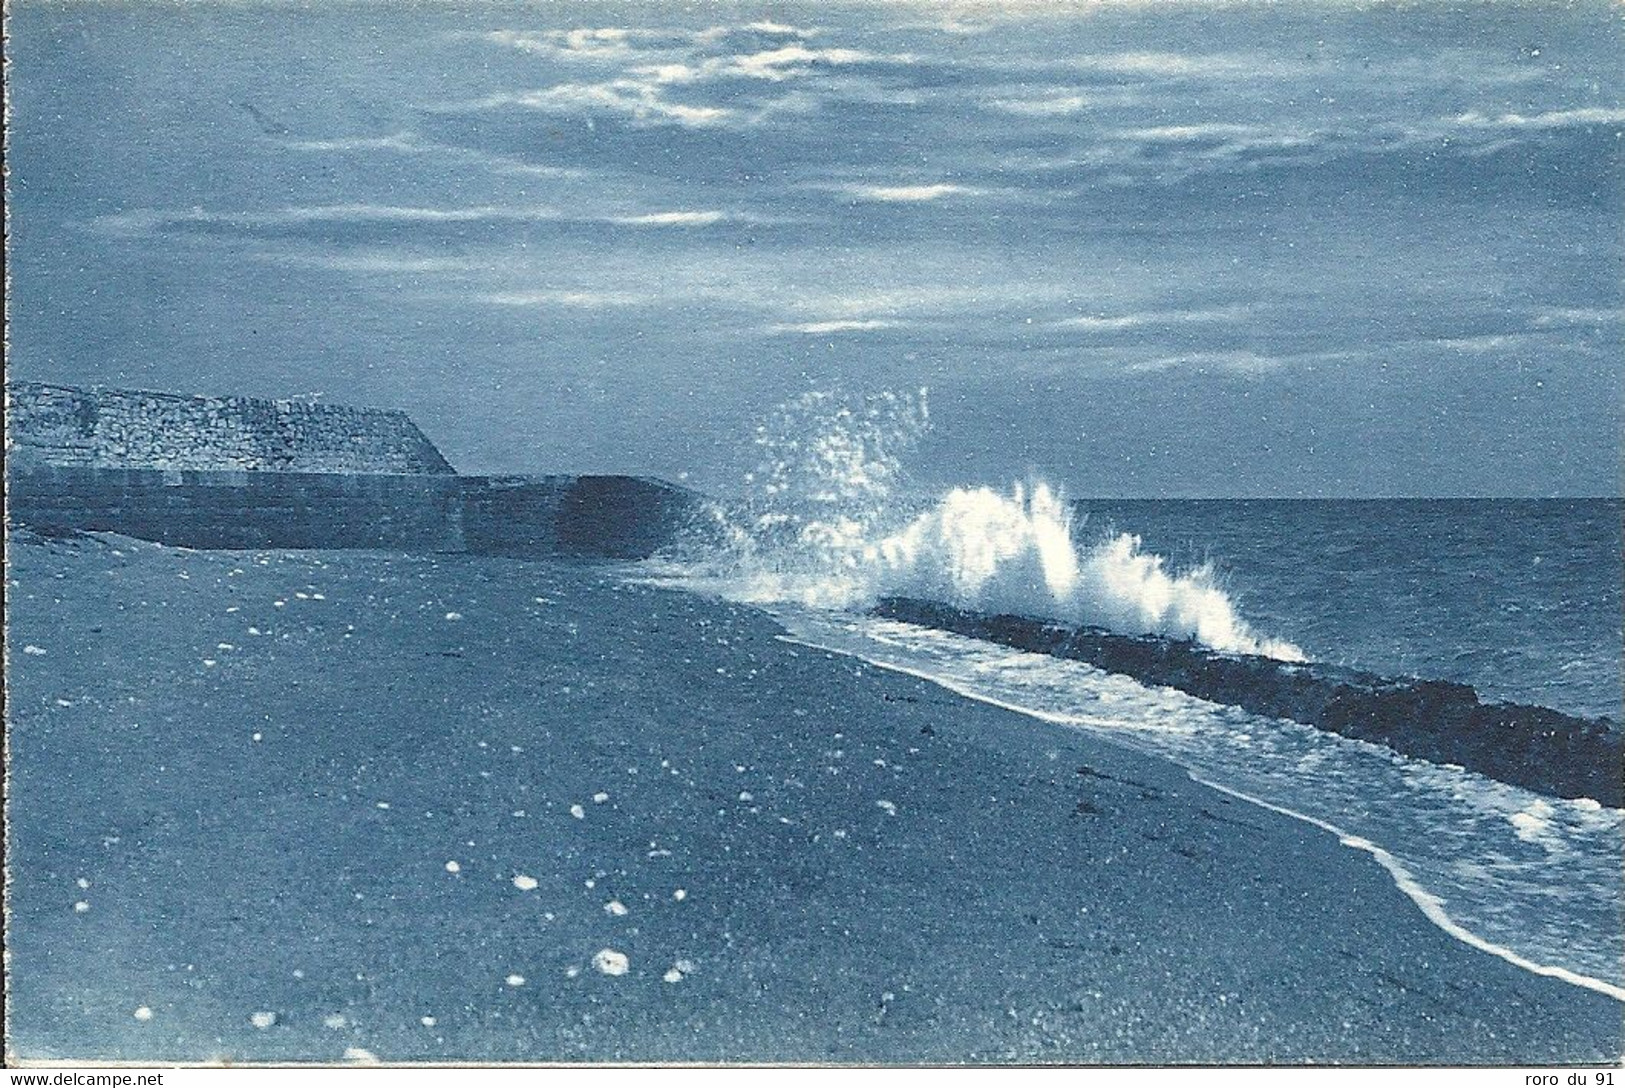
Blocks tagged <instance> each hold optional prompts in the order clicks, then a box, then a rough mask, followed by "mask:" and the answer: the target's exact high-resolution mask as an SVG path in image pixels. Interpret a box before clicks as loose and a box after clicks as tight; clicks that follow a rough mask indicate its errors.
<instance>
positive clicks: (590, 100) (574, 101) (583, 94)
mask: <svg viewBox="0 0 1625 1088" xmlns="http://www.w3.org/2000/svg"><path fill="white" fill-rule="evenodd" d="M475 105H476V106H478V107H482V108H487V109H489V108H492V107H495V106H509V105H514V106H523V107H525V108H526V109H533V110H541V111H544V112H548V113H575V112H579V111H593V110H602V111H607V112H612V113H620V114H624V115H626V116H628V117H631V118H633V119H634V120H637V121H643V122H662V121H673V122H676V123H677V124H680V125H688V126H692V127H696V128H698V127H703V126H706V125H714V124H717V123H719V122H722V121H724V120H726V119H727V118H728V117H730V116H731V115H732V113H733V111H732V110H730V109H727V108H725V107H722V106H692V105H687V104H685V103H681V102H672V101H670V100H668V99H666V98H664V97H663V96H662V95H661V93H660V89H659V87H658V86H656V85H655V84H653V83H647V82H643V81H640V80H635V79H617V80H611V81H610V82H607V83H560V84H558V85H557V86H554V87H548V88H547V89H545V90H540V91H529V92H525V93H522V94H499V95H493V96H491V97H490V98H486V99H483V100H481V101H480V102H478V103H475Z"/></svg>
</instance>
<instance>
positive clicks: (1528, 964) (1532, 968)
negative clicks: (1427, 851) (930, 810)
mask: <svg viewBox="0 0 1625 1088" xmlns="http://www.w3.org/2000/svg"><path fill="white" fill-rule="evenodd" d="M775 637H777V638H778V640H779V641H781V642H787V643H791V644H793V645H797V646H805V647H807V648H809V649H813V650H821V651H824V652H826V653H834V654H841V655H842V656H845V657H853V658H856V659H858V660H859V661H865V662H868V663H869V664H870V665H873V666H875V667H877V668H881V669H885V670H887V671H889V672H896V673H901V674H903V675H905V676H912V677H914V678H915V679H918V680H924V681H926V682H927V683H931V684H935V685H937V686H938V687H940V688H944V689H946V690H948V691H951V692H953V693H954V694H955V695H958V696H961V697H962V698H966V699H970V700H972V701H974V702H978V703H985V704H987V705H989V706H994V707H997V708H999V709H1000V710H1008V711H1011V712H1013V713H1016V714H1024V715H1026V716H1027V717H1030V718H1036V719H1038V720H1039V721H1043V722H1047V723H1049V724H1052V725H1074V726H1075V725H1095V726H1099V727H1102V728H1113V727H1114V726H1115V724H1116V723H1114V722H1112V721H1110V720H1108V719H1104V718H1100V717H1098V716H1095V715H1086V714H1057V713H1054V712H1052V711H1045V710H1038V709H1035V708H1032V707H1025V706H1021V705H1019V704H1016V703H1011V702H1007V701H1005V700H1003V699H998V698H995V697H993V696H991V695H986V694H984V693H982V692H979V691H976V690H974V689H972V688H969V687H967V686H965V685H961V684H958V683H955V682H954V681H952V680H949V679H947V678H945V677H942V676H938V675H936V674H933V673H930V672H927V671H925V670H923V669H913V668H909V667H908V666H906V665H899V664H896V663H895V662H890V661H882V660H877V659H874V658H870V657H865V656H864V655H863V654H861V653H858V652H857V651H856V650H851V649H846V648H841V647H833V646H826V645H823V644H821V643H818V642H813V641H811V640H808V639H805V638H800V637H798V636H795V635H791V634H780V635H777V636H775ZM1102 739H1107V738H1102ZM1164 758H1166V757H1164ZM1170 762H1174V761H1172V760H1170ZM1176 765H1177V766H1179V767H1180V769H1181V770H1183V771H1184V772H1185V773H1186V775H1188V776H1189V777H1190V779H1191V781H1193V782H1196V783H1197V784H1199V785H1202V786H1206V787H1208V788H1210V789H1214V790H1218V791H1219V792H1220V793H1224V794H1227V795H1229V796H1231V797H1235V798H1237V799H1238V800H1241V801H1245V802H1247V803H1248V804H1252V805H1257V806H1258V807H1259V808H1263V809H1268V810H1269V811H1271V812H1274V813H1276V814H1278V815H1281V816H1288V817H1291V818H1292V819H1296V820H1301V821H1303V822H1304V823H1307V824H1309V825H1311V826H1312V827H1316V828H1319V829H1320V830H1322V831H1327V832H1330V833H1331V834H1333V835H1336V836H1337V838H1338V841H1339V842H1340V843H1342V845H1344V846H1347V847H1349V848H1351V849H1354V850H1361V851H1364V852H1365V853H1367V854H1370V855H1371V857H1372V858H1373V859H1374V860H1375V861H1376V862H1377V864H1378V865H1380V866H1382V868H1383V870H1384V871H1385V872H1387V873H1388V875H1389V877H1390V879H1392V880H1393V882H1394V886H1395V887H1396V888H1398V889H1399V891H1400V892H1401V893H1403V894H1404V895H1405V896H1406V897H1407V898H1408V899H1410V900H1411V902H1413V903H1415V904H1416V906H1417V908H1418V909H1419V910H1421V912H1422V915H1423V917H1425V918H1427V920H1428V921H1429V922H1432V923H1433V924H1434V925H1435V926H1437V927H1438V928H1439V929H1440V930H1442V931H1443V932H1445V933H1446V934H1448V935H1450V936H1451V937H1454V938H1455V939H1456V940H1458V941H1461V942H1462V943H1463V944H1466V945H1468V946H1470V947H1472V948H1476V949H1478V950H1479V951H1481V952H1487V953H1489V954H1490V955H1492V956H1496V957H1499V958H1500V959H1502V960H1505V961H1506V962H1507V963H1510V964H1512V965H1513V966H1514V967H1519V968H1522V969H1523V970H1525V971H1528V972H1530V973H1531V974H1536V975H1544V976H1546V977H1547V978H1554V979H1558V980H1559V981H1562V982H1567V983H1569V984H1571V985H1574V986H1579V987H1582V988H1584V989H1587V990H1592V991H1595V992H1596V993H1600V994H1604V995H1606V996H1608V997H1611V998H1613V999H1615V1000H1616V1001H1621V1002H1625V987H1621V986H1617V985H1614V984H1613V983H1609V982H1604V981H1602V980H1601V979H1596V978H1592V977H1591V976H1589V975H1582V974H1579V973H1578V972H1575V971H1569V970H1567V969H1565V968H1562V967H1553V966H1550V965H1547V964H1542V963H1536V962H1534V961H1533V960H1530V959H1526V958H1525V957H1523V956H1520V955H1518V954H1517V953H1516V952H1514V951H1512V950H1511V949H1509V948H1506V947H1503V946H1502V945H1498V944H1495V943H1494V942H1492V941H1488V940H1485V939H1484V938H1482V937H1480V936H1478V935H1477V934H1475V933H1473V932H1472V931H1470V930H1468V929H1466V928H1465V927H1463V926H1462V925H1461V924H1460V923H1459V922H1457V921H1456V920H1455V919H1454V918H1451V917H1450V915H1449V914H1448V913H1446V911H1445V909H1444V905H1443V902H1442V900H1440V899H1439V897H1438V896H1436V895H1434V894H1433V893H1431V892H1429V891H1428V890H1427V889H1426V888H1424V887H1422V886H1421V884H1419V883H1418V882H1417V880H1416V878H1415V877H1414V876H1413V875H1412V874H1411V872H1410V871H1409V870H1408V869H1406V868H1405V867H1404V866H1403V865H1401V864H1400V863H1399V861H1398V860H1397V859H1396V858H1395V857H1394V856H1393V855H1392V854H1390V853H1389V852H1388V851H1386V850H1384V849H1383V848H1382V847H1380V846H1378V845H1376V844H1375V843H1373V842H1371V841H1369V840H1367V839H1363V838H1360V837H1359V836H1356V835H1350V834H1349V833H1348V832H1346V831H1344V830H1343V829H1341V828H1339V827H1337V826H1336V825H1334V824H1330V823H1327V822H1326V821H1324V820H1320V819H1316V818H1315V817H1313V816H1308V815H1305V814H1304V813H1301V812H1297V811H1295V810H1293V809H1289V808H1285V807H1283V806H1281V805H1275V804H1271V803H1270V802H1268V801H1262V800H1260V799H1258V798H1257V797H1253V796H1252V795H1250V794H1246V793H1242V792H1241V791H1239V790H1234V789H1231V788H1229V787H1227V786H1221V785H1219V784H1218V783H1216V782H1212V781H1209V780H1208V779H1205V778H1202V777H1201V776H1199V775H1198V774H1196V772H1194V771H1192V770H1191V769H1190V768H1189V767H1186V766H1184V765H1183V764H1178V763H1176Z"/></svg>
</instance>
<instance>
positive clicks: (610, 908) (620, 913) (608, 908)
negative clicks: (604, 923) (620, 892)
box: [604, 899, 626, 918]
mask: <svg viewBox="0 0 1625 1088" xmlns="http://www.w3.org/2000/svg"><path fill="white" fill-rule="evenodd" d="M604 913H606V914H613V915H615V917H617V918H623V917H625V916H626V904H625V903H622V902H621V901H620V900H619V899H611V900H610V901H609V902H608V903H605V904H604Z"/></svg>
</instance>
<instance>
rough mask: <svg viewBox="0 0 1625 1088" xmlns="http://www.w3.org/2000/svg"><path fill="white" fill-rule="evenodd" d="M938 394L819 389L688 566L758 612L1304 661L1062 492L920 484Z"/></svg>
mask: <svg viewBox="0 0 1625 1088" xmlns="http://www.w3.org/2000/svg"><path fill="white" fill-rule="evenodd" d="M929 419H930V417H929V412H928V409H927V407H926V393H925V391H924V390H921V391H920V392H919V393H917V394H897V393H890V392H888V393H881V394H873V395H870V396H867V397H863V398H857V399H855V400H852V399H843V398H840V397H837V396H835V395H833V394H828V393H808V394H804V395H803V396H801V397H799V398H797V399H796V400H794V401H792V402H790V403H789V404H787V405H785V406H783V407H781V408H780V409H779V410H778V411H776V412H775V413H774V415H773V417H772V418H771V419H770V420H769V421H768V422H767V423H765V424H764V425H763V426H762V427H760V428H759V429H758V431H757V434H756V445H757V447H758V449H759V451H760V453H761V462H760V464H759V465H758V468H757V470H756V471H755V472H753V473H752V474H750V476H749V477H748V478H747V481H746V483H747V487H746V497H745V499H744V501H743V502H740V503H736V504H732V505H728V506H720V505H719V506H717V507H715V508H714V509H713V510H712V511H711V518H712V524H711V525H710V526H708V532H707V533H706V534H705V539H706V542H707V544H706V546H704V547H701V548H699V549H697V550H691V551H690V554H689V555H688V556H687V559H688V560H689V562H688V566H687V569H688V571H689V573H690V574H691V575H693V576H694V577H695V578H696V579H697V580H700V581H703V582H705V583H707V584H708V585H709V587H710V588H713V589H715V590H717V591H719V592H720V593H722V594H723V595H724V596H727V597H730V598H732V599H735V600H740V601H744V602H748V603H753V604H772V603H776V602H779V603H793V604H798V605H803V606H807V607H813V608H826V609H859V610H861V609H864V608H867V607H869V606H871V605H872V604H874V603H875V602H876V601H877V600H879V599H880V598H881V597H885V596H909V597H915V598H921V599H927V600H934V601H940V602H942V603H945V604H952V605H954V606H956V607H960V608H971V609H975V610H977V611H982V612H1008V613H1015V614H1019V615H1027V616H1041V617H1044V618H1047V619H1055V620H1061V621H1064V622H1067V623H1070V624H1077V625H1081V624H1092V625H1098V626H1102V627H1109V628H1112V629H1114V630H1118V631H1123V632H1129V633H1135V634H1163V635H1170V636H1174V637H1177V638H1193V639H1196V640H1198V641H1200V642H1202V643H1204V644H1206V645H1207V646H1210V647H1212V648H1213V649H1217V650H1225V651H1231V652H1236V653H1248V654H1260V655H1264V656H1268V657H1274V658H1278V659H1281V660H1285V661H1300V660H1303V657H1304V655H1303V652H1302V651H1301V650H1300V649H1299V648H1298V647H1297V646H1295V645H1293V644H1292V643H1290V642H1286V641H1284V640H1280V639H1274V638H1268V637H1265V636H1263V635H1260V634H1258V633H1256V632H1255V631H1253V630H1252V628H1251V627H1249V626H1248V624H1247V623H1246V622H1244V621H1243V620H1242V618H1241V617H1240V615H1239V614H1238V613H1237V610H1236V608H1235V605H1234V603H1233V602H1232V600H1231V598H1230V596H1229V595H1228V594H1227V593H1226V592H1225V589H1224V587H1223V586H1222V585H1221V584H1220V582H1219V579H1218V577H1217V574H1216V572H1215V571H1214V570H1213V568H1212V567H1211V566H1209V565H1203V566H1199V567H1195V568H1193V569H1189V570H1184V571H1175V570H1171V569H1170V568H1169V566H1168V563H1167V561H1166V560H1165V559H1164V558H1163V557H1162V556H1160V555H1157V554H1154V553H1151V552H1147V551H1146V550H1144V548H1143V547H1142V544H1141V541H1140V538H1139V537H1137V536H1134V535H1132V534H1128V533H1118V534H1113V535H1106V536H1103V537H1100V538H1097V539H1094V540H1087V538H1086V536H1085V534H1084V532H1083V530H1084V526H1083V524H1082V523H1081V522H1080V521H1079V520H1078V519H1076V518H1075V516H1074V514H1073V512H1072V507H1071V505H1070V504H1069V503H1068V501H1067V499H1066V496H1065V494H1064V492H1063V491H1062V490H1061V489H1059V488H1057V487H1054V486H1051V485H1050V484H1048V483H1046V482H1043V481H1041V480H1035V481H1031V482H1026V483H1017V484H1014V485H1012V486H1010V487H1008V488H1006V489H1003V490H999V489H995V488H992V487H985V486H964V487H952V488H948V489H946V490H943V491H940V492H937V493H935V494H933V493H931V492H930V491H928V490H927V489H924V488H921V487H918V486H917V485H913V484H912V483H911V478H910V476H909V474H908V473H907V472H906V471H905V457H906V455H907V454H908V453H909V452H910V451H911V450H913V449H914V447H915V445H916V443H917V442H918V440H919V438H920V437H921V436H923V435H924V434H925V432H926V431H927V429H928V428H929V425H930V423H929Z"/></svg>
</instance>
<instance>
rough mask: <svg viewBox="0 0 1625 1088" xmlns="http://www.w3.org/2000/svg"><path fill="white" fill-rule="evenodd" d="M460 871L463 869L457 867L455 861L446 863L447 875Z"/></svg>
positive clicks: (459, 866)
mask: <svg viewBox="0 0 1625 1088" xmlns="http://www.w3.org/2000/svg"><path fill="white" fill-rule="evenodd" d="M462 871H463V867H462V866H461V865H458V864H457V863H456V862H455V861H448V862H446V872H448V873H460V872H462Z"/></svg>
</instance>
